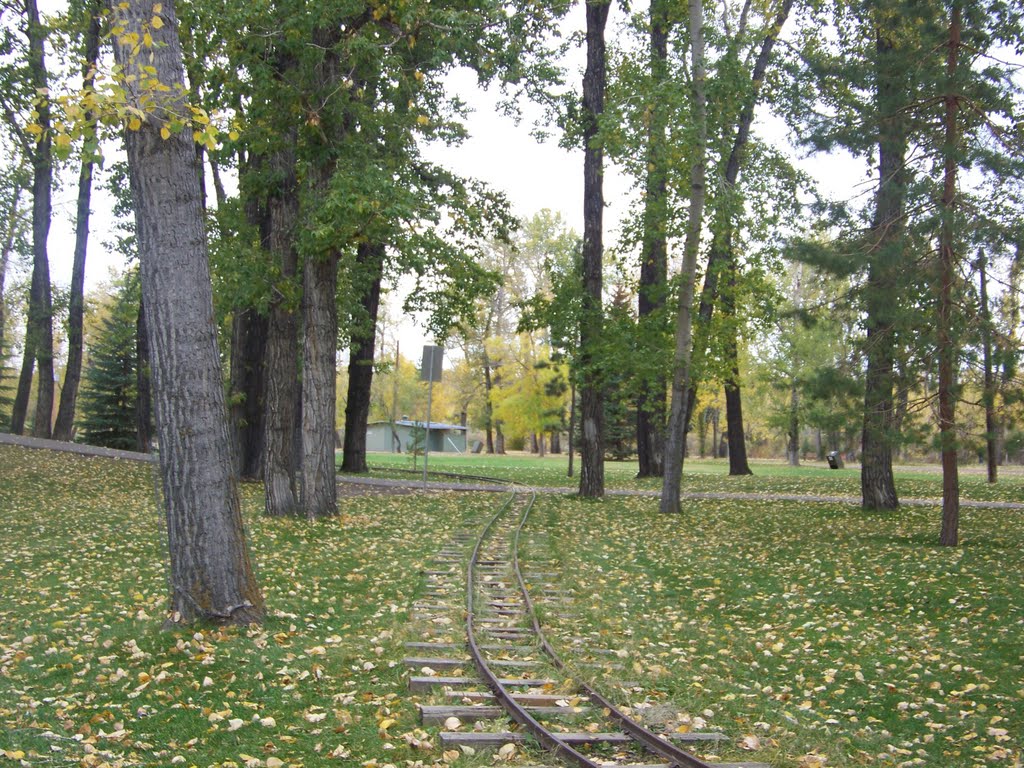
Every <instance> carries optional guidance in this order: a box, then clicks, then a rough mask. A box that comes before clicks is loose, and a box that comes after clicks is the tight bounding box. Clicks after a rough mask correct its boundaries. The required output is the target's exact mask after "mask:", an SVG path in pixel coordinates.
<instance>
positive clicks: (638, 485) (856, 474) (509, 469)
mask: <svg viewBox="0 0 1024 768" xmlns="http://www.w3.org/2000/svg"><path fill="white" fill-rule="evenodd" d="M368 463H369V465H370V469H371V472H373V473H375V474H379V475H389V474H391V472H392V471H393V470H402V471H408V470H411V469H412V468H413V466H414V463H413V460H412V458H411V457H409V456H406V455H400V454H391V453H373V454H370V455H369V457H368ZM415 466H416V467H418V468H419V469H420V471H422V468H423V457H422V456H420V457H418V459H417V462H416V464H415ZM428 466H429V468H430V470H431V471H438V472H457V473H465V474H476V475H486V476H490V477H500V478H503V479H506V480H513V481H515V482H519V483H524V484H527V485H534V486H539V487H546V488H560V487H565V488H575V487H576V486H577V485H578V483H579V475H578V472H579V457H577V459H576V471H577V475H576V477H573V478H570V477H568V476H567V474H566V470H567V469H568V458H567V457H566V456H564V455H563V456H547V457H544V458H539V457H537V456H530V455H528V454H509V455H506V456H488V455H486V454H479V455H471V454H464V455H461V456H460V455H456V454H431V455H430V459H429V464H428ZM751 468H752V469H753V471H754V474H753V475H751V476H747V477H729V463H728V460H726V459H718V460H712V459H687V461H686V463H685V466H684V467H683V490H684V491H686V492H694V493H702V492H730V491H732V492H738V493H782V494H811V495H819V496H852V497H857V498H860V470H859V468H850V469H838V470H831V469H829V468H828V466H827V465H826V464H824V463H815V462H806V463H805V464H804V465H802V466H799V467H790V466H789V465H787V464H785V463H782V462H777V461H756V460H755V461H752V462H751ZM894 474H895V476H896V490H897V492H898V493H899V495H900V497H901V498H920V499H932V498H940V497H941V496H942V475H941V472H940V469H939V467H937V466H913V465H910V466H897V467H896V468H895V470H894ZM605 484H606V487H607V488H609V489H620V490H646V491H660V490H661V481H660V480H659V479H651V478H646V479H642V480H640V479H637V477H636V462H632V461H631V462H614V461H609V462H605ZM960 492H961V498H963V499H970V500H979V501H1011V502H1018V503H1021V502H1024V468H1022V467H1005V468H1002V469H1001V480H1000V481H999V482H998V483H996V484H995V485H990V484H989V483H988V482H986V477H985V474H984V468H983V467H978V466H970V467H963V468H961V471H960Z"/></svg>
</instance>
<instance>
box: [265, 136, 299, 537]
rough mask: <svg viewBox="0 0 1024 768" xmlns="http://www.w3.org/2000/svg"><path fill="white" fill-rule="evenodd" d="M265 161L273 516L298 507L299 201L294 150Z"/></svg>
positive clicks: (269, 510)
mask: <svg viewBox="0 0 1024 768" xmlns="http://www.w3.org/2000/svg"><path fill="white" fill-rule="evenodd" d="M270 162H271V165H273V166H274V170H275V173H276V174H278V175H279V176H280V178H281V181H280V183H279V186H278V188H277V189H276V190H275V191H274V192H273V193H272V194H271V195H270V196H269V197H268V200H267V217H268V226H269V230H270V231H269V234H268V236H267V245H268V247H269V248H270V253H271V256H272V257H273V259H274V260H275V262H276V263H277V264H278V267H279V269H280V275H281V277H280V280H281V285H280V286H279V287H278V288H276V289H275V290H274V297H273V299H272V301H271V304H270V317H269V320H268V324H267V359H266V364H265V366H264V373H265V376H266V383H265V386H264V396H265V398H266V399H265V406H266V410H265V414H264V430H265V435H264V451H265V453H264V457H263V485H264V494H265V504H266V506H265V510H266V514H267V515H270V516H274V517H277V516H285V515H296V514H298V510H299V497H298V491H297V483H296V473H297V470H298V456H299V455H301V454H300V452H299V451H297V450H296V440H295V434H296V431H297V426H298V424H299V418H298V413H299V358H298V348H299V318H298V314H297V309H298V308H297V307H296V306H295V305H294V303H293V301H292V299H291V294H292V293H293V292H292V291H291V290H289V287H290V284H291V282H292V281H294V280H295V279H296V274H297V270H298V255H297V253H296V251H295V242H294V231H295V225H296V221H297V219H298V215H299V199H298V192H297V189H296V176H295V154H294V152H293V151H291V150H282V151H280V152H278V153H277V154H276V155H274V156H273V158H272V159H271V161H270Z"/></svg>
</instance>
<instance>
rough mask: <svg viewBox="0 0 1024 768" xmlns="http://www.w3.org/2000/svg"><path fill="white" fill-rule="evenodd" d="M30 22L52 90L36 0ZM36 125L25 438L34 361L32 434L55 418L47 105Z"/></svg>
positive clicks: (42, 85)
mask: <svg viewBox="0 0 1024 768" xmlns="http://www.w3.org/2000/svg"><path fill="white" fill-rule="evenodd" d="M25 21H26V28H27V30H28V49H29V50H28V69H29V73H30V76H31V79H32V85H33V88H34V89H35V90H36V91H37V92H45V90H46V88H47V73H46V57H45V53H44V49H43V44H44V42H45V37H46V33H45V31H44V29H43V27H42V25H41V24H40V23H39V9H38V7H37V6H36V0H25ZM36 110H37V112H38V115H37V117H36V124H37V125H39V126H40V128H42V129H43V130H42V133H41V134H40V137H39V141H38V142H36V144H35V146H34V148H33V149H32V152H31V159H32V284H31V288H30V289H29V301H28V323H27V326H26V329H25V351H24V357H23V360H22V368H21V376H20V378H19V379H18V391H17V393H16V395H15V398H14V411H13V413H12V415H11V431H12V432H14V433H15V434H22V433H23V432H24V431H25V418H26V415H27V413H28V401H29V390H30V389H31V387H32V370H33V367H34V366H33V361H34V362H35V363H36V364H37V365H38V371H39V384H38V387H37V398H36V412H35V420H34V423H33V426H32V434H33V435H34V436H35V437H44V438H45V437H50V428H51V424H50V421H51V418H52V416H53V386H54V385H53V302H52V299H51V296H50V262H49V258H48V256H47V252H46V241H47V238H48V237H49V233H50V211H51V201H50V198H51V192H52V188H53V163H52V161H51V152H50V149H51V145H50V131H49V128H50V110H49V107H48V106H47V105H46V102H45V101H44V102H43V103H41V104H39V105H38V106H37V107H36Z"/></svg>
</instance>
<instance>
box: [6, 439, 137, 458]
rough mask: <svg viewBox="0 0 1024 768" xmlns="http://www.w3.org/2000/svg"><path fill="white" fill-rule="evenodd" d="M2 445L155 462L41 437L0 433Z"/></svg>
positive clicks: (94, 447) (114, 450)
mask: <svg viewBox="0 0 1024 768" xmlns="http://www.w3.org/2000/svg"><path fill="white" fill-rule="evenodd" d="M0 445H20V446H21V447H22V448H41V449H43V450H47V451H65V452H66V453H77V454H80V455H82V456H101V457H103V458H105V459H126V460H127V461H153V458H154V457H153V455H152V454H149V453H138V452H137V451H119V450H117V449H116V448H100V447H99V446H96V445H84V444H83V443H65V442H63V441H61V440H43V439H42V438H39V437H23V436H22V435H9V434H7V433H6V432H0Z"/></svg>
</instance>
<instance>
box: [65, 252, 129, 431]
mask: <svg viewBox="0 0 1024 768" xmlns="http://www.w3.org/2000/svg"><path fill="white" fill-rule="evenodd" d="M138 314H139V284H138V275H137V273H136V272H131V273H129V274H128V275H127V276H126V277H124V278H122V280H121V282H120V284H119V286H118V292H117V295H116V297H115V300H114V302H113V304H112V306H111V308H110V314H109V315H107V316H106V317H104V318H103V320H102V322H101V326H100V329H99V332H98V334H97V336H96V339H95V340H94V341H93V342H92V343H91V344H90V345H89V356H88V360H87V362H86V365H85V369H84V371H83V381H82V393H81V397H80V400H79V408H78V411H79V416H78V428H79V430H80V439H81V440H82V441H83V442H86V443H89V444H91V445H101V446H105V447H107V448H121V449H125V450H137V448H138V438H137V435H138V428H137V421H136V418H137V412H136V404H137V399H138V379H137V376H138V365H139V363H138V357H137V344H138V336H137V333H136V329H137V320H138Z"/></svg>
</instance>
